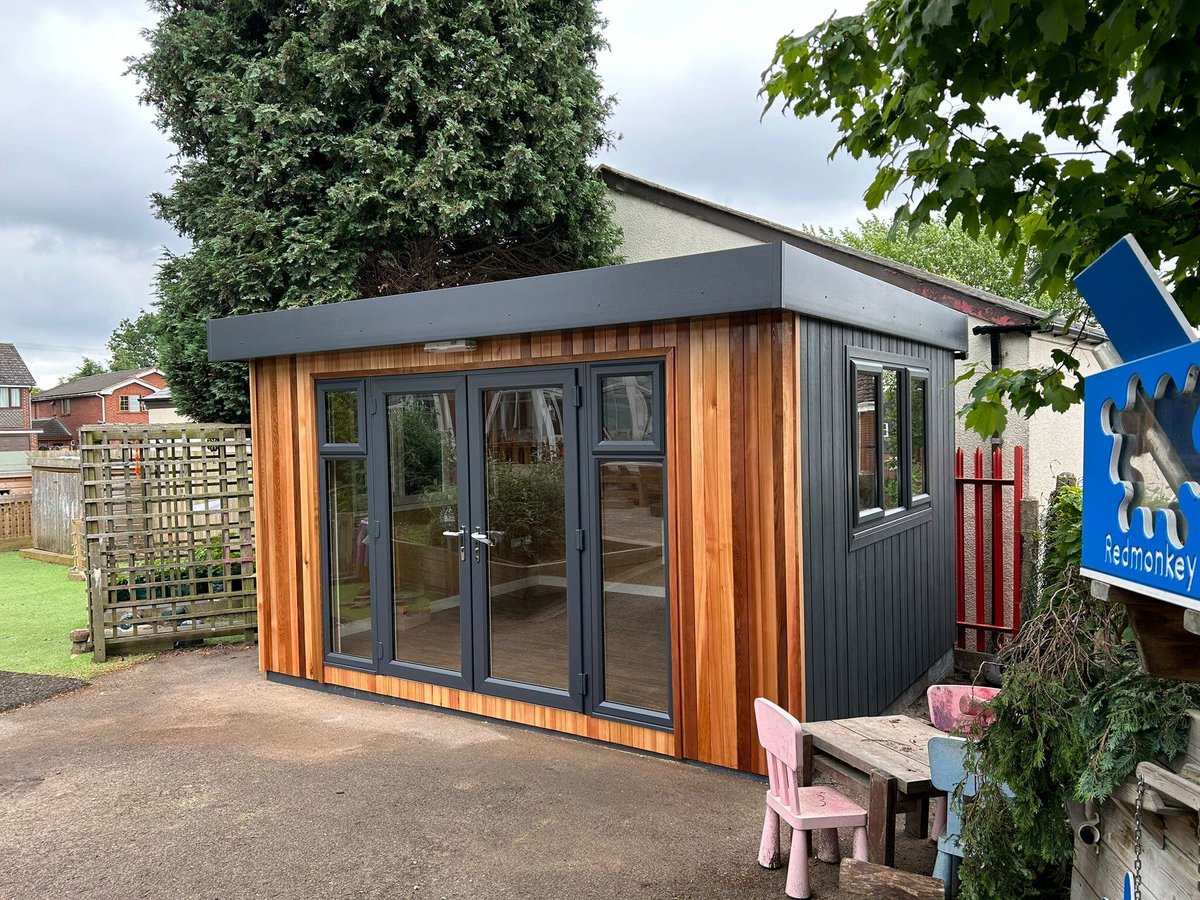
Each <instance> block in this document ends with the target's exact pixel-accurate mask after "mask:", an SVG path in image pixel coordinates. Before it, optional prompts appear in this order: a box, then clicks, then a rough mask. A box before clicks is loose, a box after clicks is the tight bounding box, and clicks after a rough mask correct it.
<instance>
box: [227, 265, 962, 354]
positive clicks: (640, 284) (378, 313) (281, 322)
mask: <svg viewBox="0 0 1200 900" xmlns="http://www.w3.org/2000/svg"><path fill="white" fill-rule="evenodd" d="M775 309H785V310H792V311H794V312H797V313H800V314H802V315H806V316H811V317H814V318H820V319H830V320H833V321H837V322H842V323H845V324H849V325H853V326H856V327H860V328H864V329H867V330H870V331H879V332H885V333H887V334H892V335H895V336H897V337H903V338H908V339H910V340H914V341H918V342H921V343H925V344H931V345H934V346H939V347H943V348H945V349H948V350H953V351H956V352H965V350H966V348H967V318H966V317H965V316H964V315H962V314H961V313H959V312H956V311H954V310H951V309H947V308H946V307H944V306H941V305H940V304H938V303H935V302H933V301H932V300H928V299H926V298H924V297H921V296H919V295H917V294H915V293H912V292H911V291H907V290H904V289H903V288H899V287H896V286H895V285H892V284H889V283H887V282H885V281H881V280H879V279H878V278H873V277H871V276H870V275H866V274H864V273H862V272H858V271H855V270H854V269H850V268H847V267H846V266H843V265H839V264H838V263H836V262H832V261H830V260H828V259H823V258H822V257H820V256H817V255H815V254H812V253H809V252H807V251H804V250H801V249H799V248H796V247H792V246H790V245H787V244H783V243H778V242H777V243H774V244H763V245H760V246H753V247H739V248H737V249H734V250H720V251H717V252H715V253H701V254H696V255H694V256H678V257H671V258H669V259H658V260H651V261H649V262H641V263H631V264H627V265H618V266H607V267H603V268H597V269H582V270H579V271H574V272H562V273H558V274H554V275H539V276H534V277H532V278H515V279H512V280H509V281H497V282H490V283H487V284H476V285H468V286H464V287H451V288H442V289H441V290H436V291H420V292H417V293H411V294H397V295H393V296H388V297H376V298H372V299H367V300H352V301H348V302H346V303H334V304H329V305H324V306H309V307H304V308H300V309H288V310H279V311H276V312H266V313H254V314H252V315H246V316H234V317H230V318H225V319H212V320H210V321H209V323H208V355H209V359H211V360H213V361H229V360H247V359H257V358H261V357H268V356H290V355H292V354H297V353H319V352H325V351H335V350H354V349H362V348H367V347H383V346H394V345H399V344H413V343H421V342H425V341H443V340H454V339H459V338H484V337H494V336H498V335H506V334H525V333H536V332H541V331H554V330H559V329H564V328H589V327H597V326H604V325H617V324H623V323H629V322H647V321H659V320H666V319H684V318H694V317H697V316H711V315H722V314H729V313H743V312H758V311H767V310H775Z"/></svg>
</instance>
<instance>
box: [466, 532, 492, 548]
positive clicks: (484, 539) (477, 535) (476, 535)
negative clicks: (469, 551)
mask: <svg viewBox="0 0 1200 900" xmlns="http://www.w3.org/2000/svg"><path fill="white" fill-rule="evenodd" d="M471 537H472V538H473V539H475V540H477V541H479V543H481V544H487V545H488V546H489V547H494V546H495V544H493V543H492V539H491V538H490V537H488V536H487V535H486V534H484V533H483V532H482V531H472V532H471Z"/></svg>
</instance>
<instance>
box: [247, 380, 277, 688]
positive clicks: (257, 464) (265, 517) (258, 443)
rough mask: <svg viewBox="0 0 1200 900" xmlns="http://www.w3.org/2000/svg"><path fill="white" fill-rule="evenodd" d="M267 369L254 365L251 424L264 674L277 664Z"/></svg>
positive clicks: (260, 647) (260, 650)
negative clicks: (264, 397)
mask: <svg viewBox="0 0 1200 900" xmlns="http://www.w3.org/2000/svg"><path fill="white" fill-rule="evenodd" d="M263 366H264V363H263V361H261V360H259V361H257V362H253V363H251V364H250V421H251V422H253V423H254V427H253V428H251V429H250V446H251V452H252V453H253V454H254V478H253V487H254V510H255V527H254V559H255V560H256V561H258V566H259V576H258V668H259V671H260V672H269V671H271V669H272V664H273V654H272V652H271V648H272V644H271V641H272V634H273V632H272V630H271V606H272V604H271V598H272V587H273V585H272V582H271V578H270V574H269V572H264V571H263V566H262V561H263V560H265V559H266V558H267V557H266V549H267V547H269V546H270V545H271V541H270V539H269V537H268V535H267V529H268V528H269V526H270V523H271V516H270V513H269V511H268V510H267V508H266V503H265V497H264V496H263V491H262V490H261V488H260V485H261V484H264V483H266V482H267V480H268V479H269V478H270V464H269V463H268V462H267V448H266V446H265V441H264V440H263V438H262V437H261V436H260V435H261V433H262V431H263V428H262V426H263V425H268V426H269V424H270V423H269V422H267V419H266V418H265V416H266V413H265V409H266V404H263V403H260V402H259V399H258V395H259V392H260V391H263V390H266V388H267V386H268V384H269V381H270V379H269V378H266V377H264V376H263V375H261V374H259V373H260V372H261V371H262V369H263ZM264 467H265V468H266V473H265V474H264V472H263V468H264Z"/></svg>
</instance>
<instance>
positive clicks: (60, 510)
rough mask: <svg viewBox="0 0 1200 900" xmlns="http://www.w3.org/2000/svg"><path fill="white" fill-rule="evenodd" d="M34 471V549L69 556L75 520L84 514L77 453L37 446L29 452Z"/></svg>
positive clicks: (30, 463)
mask: <svg viewBox="0 0 1200 900" xmlns="http://www.w3.org/2000/svg"><path fill="white" fill-rule="evenodd" d="M29 468H30V471H31V472H32V473H33V543H32V545H31V546H32V547H33V549H35V550H42V551H44V552H46V553H54V554H56V555H58V556H63V557H67V556H71V555H72V553H73V549H74V532H75V523H76V521H77V520H78V519H80V518H81V517H82V516H83V503H82V496H83V491H82V488H81V484H80V473H79V453H78V452H77V451H68V452H63V451H61V450H36V451H33V452H31V453H30V454H29Z"/></svg>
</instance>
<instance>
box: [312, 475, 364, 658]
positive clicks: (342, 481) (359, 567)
mask: <svg viewBox="0 0 1200 900" xmlns="http://www.w3.org/2000/svg"><path fill="white" fill-rule="evenodd" d="M323 465H324V468H325V472H324V482H325V495H326V496H325V505H326V509H327V510H328V511H329V525H328V534H327V537H326V542H327V552H328V566H329V576H330V577H329V594H330V597H329V600H330V606H331V607H332V608H331V613H332V616H331V618H332V622H331V625H332V633H331V634H330V647H329V649H330V650H331V651H332V652H333V653H335V654H337V655H339V656H350V657H355V658H358V659H364V660H373V659H374V658H375V645H374V641H373V638H372V633H371V628H372V626H371V571H370V557H369V554H368V545H369V538H368V536H369V533H370V520H369V519H368V517H367V461H366V460H365V459H329V460H326V461H325V462H324V463H323Z"/></svg>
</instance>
